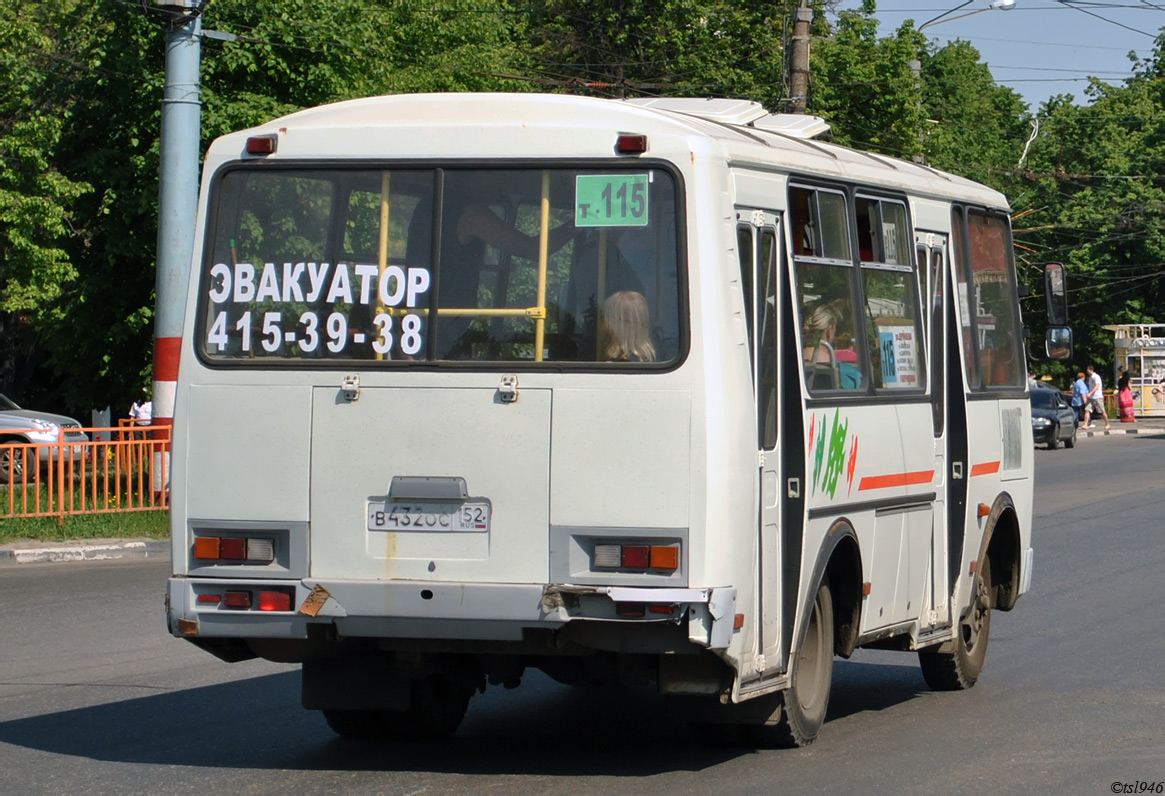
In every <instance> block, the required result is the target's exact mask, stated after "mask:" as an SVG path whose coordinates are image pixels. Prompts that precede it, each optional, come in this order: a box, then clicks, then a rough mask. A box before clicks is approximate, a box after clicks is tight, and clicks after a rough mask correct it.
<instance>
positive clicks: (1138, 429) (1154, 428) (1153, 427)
mask: <svg viewBox="0 0 1165 796" xmlns="http://www.w3.org/2000/svg"><path fill="white" fill-rule="evenodd" d="M1109 425H1110V426H1111V427H1110V428H1109V430H1108V431H1105V430H1104V421H1103V420H1096V419H1093V421H1092V428H1085V427H1084V426H1078V427H1077V428H1076V438H1077V439H1085V438H1087V437H1106V436H1113V435H1116V434H1165V417H1142V418H1138V419H1137V421H1136V422H1135V423H1122V422H1120V421H1119V420H1109Z"/></svg>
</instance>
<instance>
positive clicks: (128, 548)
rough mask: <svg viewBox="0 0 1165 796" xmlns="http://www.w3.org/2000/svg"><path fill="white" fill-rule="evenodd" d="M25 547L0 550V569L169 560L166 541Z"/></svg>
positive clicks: (33, 544)
mask: <svg viewBox="0 0 1165 796" xmlns="http://www.w3.org/2000/svg"><path fill="white" fill-rule="evenodd" d="M27 544H28V546H27V547H21V546H17V545H19V543H17V545H10V546H7V547H4V548H0V567H5V566H15V565H18V564H46V563H55V562H74V561H113V560H118V559H137V558H162V557H165V558H169V557H170V542H169V540H166V539H126V540H116V539H110V540H106V541H102V542H95V541H91V540H85V541H83V542H75V543H74V542H60V543H55V544H39V545H38V544H36V543H27Z"/></svg>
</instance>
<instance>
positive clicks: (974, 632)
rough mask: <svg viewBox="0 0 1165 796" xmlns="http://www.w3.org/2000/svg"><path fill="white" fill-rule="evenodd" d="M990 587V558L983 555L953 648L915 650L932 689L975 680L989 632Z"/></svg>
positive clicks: (950, 688) (948, 688) (964, 685)
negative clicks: (946, 650)
mask: <svg viewBox="0 0 1165 796" xmlns="http://www.w3.org/2000/svg"><path fill="white" fill-rule="evenodd" d="M991 590H992V584H991V564H990V559H987V558H984V559H983V560H982V561H981V562H980V564H979V567H978V573H977V575H976V576H975V591H974V594H973V595H972V597H971V605H970V607H969V608H968V609H967V611H966V612H965V613H964V614H963V618H962V619H961V620H960V621H959V624H958V627H957V628H955V638H954V641H953V644H954V649H953V651H951V652H935V651H932V650H919V651H918V663H919V665H920V666H921V667H922V676H923V679H925V680H926V684H927V685H929V686H930V687H931V688H933V689H935V690H936V691H961V690H963V689H965V688H970V687H971V686H973V685H974V684H975V681H976V680H978V679H979V673H980V672H981V671H983V662H984V661H985V660H986V659H987V641H988V639H989V638H990V635H991Z"/></svg>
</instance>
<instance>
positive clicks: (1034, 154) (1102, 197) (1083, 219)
mask: <svg viewBox="0 0 1165 796" xmlns="http://www.w3.org/2000/svg"><path fill="white" fill-rule="evenodd" d="M1163 43H1165V40H1163V39H1158V43H1157V47H1156V49H1155V51H1154V54H1153V56H1152V57H1151V58H1150V59H1149V60H1147V61H1144V62H1139V63H1138V64H1137V65H1136V68H1135V70H1134V74H1133V77H1132V78H1131V79H1130V80H1128V81H1126V83H1125V85H1123V86H1113V85H1108V84H1105V83H1102V82H1100V81H1095V80H1094V81H1093V83H1092V85H1091V86H1090V87H1089V89H1088V96H1089V98H1090V100H1091V101H1090V102H1089V104H1087V105H1077V104H1074V103H1072V102H1071V101H1070V100H1069V98H1067V97H1056V98H1053V99H1052V100H1050V101H1049V102H1047V103H1045V105H1044V107H1043V108H1042V109H1041V112H1040V117H1041V123H1040V135H1039V137H1038V138H1037V139H1036V140H1035V141H1034V142H1033V144H1032V146H1031V148H1030V152H1029V155H1028V157H1027V159H1026V160H1025V162H1024V164H1023V167H1022V169H1017V170H1016V171H1015V174H1014V175H1013V176H1014V177H1016V178H1017V179H1016V181H1015V188H1014V191H1013V196H1014V202H1015V204H1016V206H1017V209H1020V210H1021V212H1023V215H1022V217H1021V218H1018V219H1017V221H1016V224H1015V227H1016V232H1015V238H1016V241H1017V243H1019V244H1020V245H1021V246H1023V247H1024V251H1026V252H1030V255H1029V257H1028V258H1027V259H1028V260H1029V261H1038V262H1045V261H1061V262H1064V263H1065V264H1066V265H1067V266H1068V268H1069V273H1070V280H1071V281H1070V283H1069V284H1070V294H1069V295H1070V308H1071V309H1070V311H1071V322H1072V325H1073V327H1074V331H1075V334H1076V340H1077V346H1078V348H1079V349H1080V357H1079V359H1080V362H1081V364H1083V363H1084V362H1087V361H1096V362H1100V363H1105V364H1107V363H1109V362H1110V361H1111V359H1112V348H1113V337H1112V333H1111V332H1109V331H1107V330H1105V329H1103V328H1102V327H1103V326H1104V325H1108V324H1122V323H1149V322H1158V323H1165V286H1163V285H1162V284H1161V280H1160V278H1159V275H1160V273H1161V271H1162V269H1165V227H1163V223H1165V178H1163V177H1162V176H1161V175H1163V174H1165V79H1163V78H1165V60H1163V55H1162V53H1163V50H1162V44H1163ZM1024 211H1026V212H1024Z"/></svg>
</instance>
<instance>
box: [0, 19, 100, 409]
mask: <svg viewBox="0 0 1165 796" xmlns="http://www.w3.org/2000/svg"><path fill="white" fill-rule="evenodd" d="M70 10H71V9H70V7H69V5H67V4H57V5H53V6H47V7H42V6H38V5H27V4H22V3H20V2H18V0H3V2H0V389H2V390H3V391H4V392H8V393H11V394H13V395H14V396H15V397H17V398H19V399H21V400H23V399H24V398H25V397H26V396H27V397H32V396H35V391H31V384H30V382H31V379H30V378H29V377H30V375H31V369H30V368H29V367H27V366H26V363H28V362H37V361H39V360H40V359H41V358H42V357H43V356H44V349H43V346H42V336H41V333H40V330H41V328H42V325H43V324H44V323H45V322H46V320H50V319H54V318H56V317H59V315H60V314H61V313H62V311H63V307H62V297H63V295H64V292H65V290H66V289H67V287H68V286H69V284H70V283H71V282H72V281H73V280H74V279H75V278H76V276H77V270H76V268H75V267H74V265H73V263H72V262H71V260H70V258H69V256H68V254H67V253H66V251H65V249H64V242H65V239H66V238H67V236H69V234H70V233H71V231H72V230H71V225H72V224H73V222H74V218H75V213H74V208H75V204H76V200H77V198H78V197H79V196H81V195H82V194H83V193H84V192H85V191H86V190H87V189H88V186H87V185H86V184H85V183H84V181H79V180H74V179H70V178H69V177H68V176H66V175H65V174H63V173H62V171H61V170H60V169H59V168H58V167H57V164H56V154H57V149H58V145H59V143H60V138H61V134H62V129H63V127H64V126H65V124H67V121H68V120H67V114H68V109H67V108H66V109H65V113H62V112H61V111H62V109H61V107H60V105H59V103H58V96H59V94H60V92H61V91H62V87H61V85H60V83H61V81H60V80H59V71H58V69H57V66H56V65H57V64H58V63H60V61H61V59H62V58H63V57H65V56H64V53H63V52H62V46H61V45H62V41H61V36H62V30H63V29H65V30H67V26H68V24H69V22H68V17H69V12H70ZM30 393H31V394H30Z"/></svg>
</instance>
